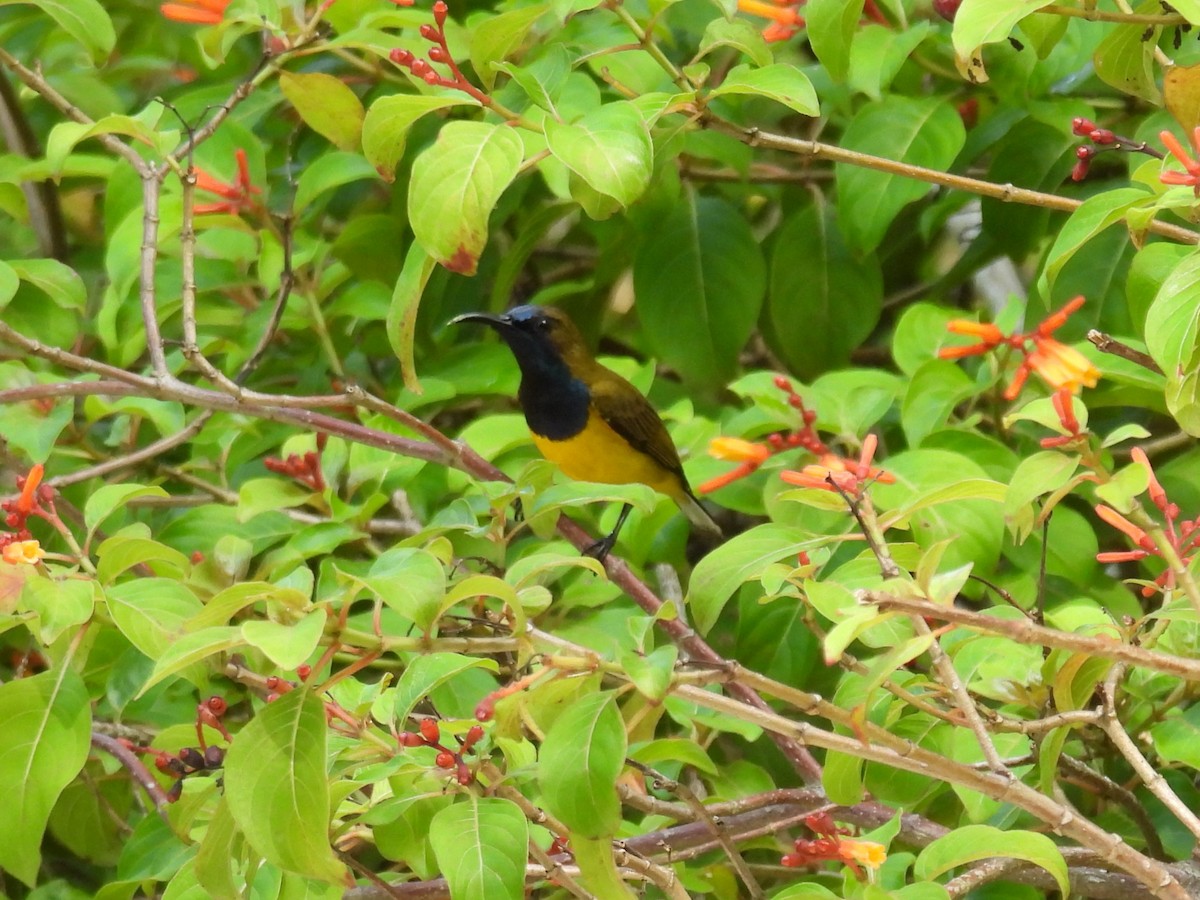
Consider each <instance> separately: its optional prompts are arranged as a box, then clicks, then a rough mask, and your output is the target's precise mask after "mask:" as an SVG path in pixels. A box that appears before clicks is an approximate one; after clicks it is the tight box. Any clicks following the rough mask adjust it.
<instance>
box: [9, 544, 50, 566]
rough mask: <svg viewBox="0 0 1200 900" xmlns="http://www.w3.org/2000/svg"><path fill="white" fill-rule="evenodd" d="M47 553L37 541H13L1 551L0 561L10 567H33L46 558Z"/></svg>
mask: <svg viewBox="0 0 1200 900" xmlns="http://www.w3.org/2000/svg"><path fill="white" fill-rule="evenodd" d="M45 555H46V551H44V550H43V549H42V546H41V544H39V543H38V542H37V541H13V542H12V543H10V544H5V545H4V547H3V549H0V559H3V560H4V561H5V562H6V563H8V564H9V565H13V566H16V565H22V564H24V565H33V564H35V563H38V562H40V561H41V560H42V558H43V557H45Z"/></svg>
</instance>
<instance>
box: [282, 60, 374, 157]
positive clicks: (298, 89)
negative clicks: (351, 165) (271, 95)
mask: <svg viewBox="0 0 1200 900" xmlns="http://www.w3.org/2000/svg"><path fill="white" fill-rule="evenodd" d="M279 88H280V90H282V91H283V95H284V96H285V97H287V98H288V100H289V101H291V104H292V106H294V107H295V108H296V112H298V113H299V114H300V118H301V119H303V120H304V124H305V125H307V126H308V127H309V128H311V129H312V130H313V131H315V132H316V133H317V134H319V135H321V136H322V137H324V138H327V139H329V140H330V141H332V142H333V143H334V144H335V145H336V146H337V147H338V148H339V149H341V150H356V149H358V142H359V137H360V136H361V135H362V127H363V107H362V102H361V101H360V100H359V99H358V95H357V94H355V93H354V91H352V90H350V88H348V87H346V85H345V83H344V82H343V81H342V80H341V79H340V78H335V77H334V76H332V75H326V74H325V73H323V72H311V73H296V72H281V73H280V75H279Z"/></svg>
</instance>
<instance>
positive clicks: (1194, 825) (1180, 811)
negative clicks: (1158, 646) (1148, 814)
mask: <svg viewBox="0 0 1200 900" xmlns="http://www.w3.org/2000/svg"><path fill="white" fill-rule="evenodd" d="M1124 675H1125V665H1124V663H1117V664H1116V665H1114V666H1113V667H1112V669H1111V670H1110V671H1109V673H1108V677H1106V678H1105V679H1104V687H1103V688H1102V696H1103V698H1104V716H1103V717H1102V718H1101V720H1100V727H1101V728H1103V729H1104V733H1105V734H1107V735H1108V739H1109V740H1110V741H1112V742H1113V746H1115V747H1116V748H1117V750H1119V751H1120V753H1121V755H1122V756H1123V757H1125V760H1126V762H1128V763H1129V765H1130V766H1131V767H1132V768H1133V771H1135V772H1136V773H1137V775H1138V778H1140V779H1141V780H1142V783H1143V784H1145V785H1146V788H1147V789H1148V790H1149V791H1150V793H1152V794H1153V795H1154V796H1155V797H1157V798H1158V799H1159V800H1160V801H1161V802H1162V804H1163V806H1165V807H1166V808H1167V809H1168V810H1170V811H1171V814H1172V815H1174V816H1175V818H1176V819H1178V820H1179V821H1180V823H1181V824H1182V825H1183V826H1184V827H1185V828H1186V829H1187V830H1188V831H1190V832H1191V833H1192V835H1193V836H1194V837H1196V838H1200V818H1198V817H1197V816H1196V814H1195V813H1194V812H1192V810H1191V809H1190V808H1189V807H1188V805H1187V804H1186V803H1184V802H1183V801H1182V800H1181V799H1180V798H1179V795H1178V794H1176V793H1175V791H1174V790H1173V789H1172V788H1171V786H1170V785H1169V784H1167V780H1166V779H1165V778H1163V777H1162V775H1161V774H1160V773H1159V772H1158V770H1157V769H1155V768H1154V766H1152V765H1150V760H1148V759H1146V757H1145V756H1143V755H1142V751H1140V750H1139V749H1138V748H1137V745H1136V744H1135V743H1134V742H1133V739H1132V738H1130V737H1129V735H1128V734H1127V733H1126V732H1125V727H1124V726H1123V725H1122V724H1121V720H1120V719H1119V718H1117V686H1118V685H1119V684H1120V683H1121V678H1122V677H1123V676H1124Z"/></svg>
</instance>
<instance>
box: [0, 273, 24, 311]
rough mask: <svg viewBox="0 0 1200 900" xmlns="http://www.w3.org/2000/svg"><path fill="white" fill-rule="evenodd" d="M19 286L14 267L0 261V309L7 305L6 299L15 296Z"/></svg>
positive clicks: (18, 278) (19, 282) (19, 279)
mask: <svg viewBox="0 0 1200 900" xmlns="http://www.w3.org/2000/svg"><path fill="white" fill-rule="evenodd" d="M20 286H21V278H20V276H19V275H17V271H16V269H14V268H13V267H12V266H10V265H9V264H8V263H6V262H0V310H3V309H4V307H6V306H8V301H9V300H11V299H12V298H13V297H15V296H16V293H17V289H18V288H19V287H20Z"/></svg>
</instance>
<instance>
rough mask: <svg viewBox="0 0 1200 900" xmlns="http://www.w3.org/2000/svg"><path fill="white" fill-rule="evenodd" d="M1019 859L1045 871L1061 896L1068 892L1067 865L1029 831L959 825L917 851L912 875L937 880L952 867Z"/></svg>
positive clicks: (1055, 849) (1051, 844)
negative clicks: (983, 861)
mask: <svg viewBox="0 0 1200 900" xmlns="http://www.w3.org/2000/svg"><path fill="white" fill-rule="evenodd" d="M997 856H998V857H1007V858H1010V859H1023V860H1025V861H1026V862H1028V863H1032V864H1033V865H1035V866H1039V867H1040V868H1043V869H1045V870H1046V871H1047V872H1049V873H1050V874H1051V875H1052V876H1054V880H1055V881H1056V882H1058V889H1059V890H1060V891H1062V893H1063V895H1064V896H1065V895H1066V894H1068V893H1069V892H1070V889H1071V888H1070V881H1069V879H1068V876H1067V864H1066V862H1065V861H1064V860H1063V857H1062V852H1061V851H1060V850H1059V849H1058V847H1056V846H1055V845H1054V841H1052V840H1050V838H1048V837H1046V836H1045V835H1044V834H1035V833H1034V832H1032V831H1001V830H1000V829H999V828H994V827H992V826H991V825H960V826H959V827H958V828H956V829H954V830H953V831H952V832H950V833H949V834H947V835H943V836H942V837H940V838H938V839H937V840H936V841H934V842H933V843H932V844H930V845H929V846H927V847H926V848H925V849H924V850H922V851H921V854H920V855H919V856H918V857H917V861H916V864H915V865H914V866H913V874H914V875H915V876H916V877H917V878H920V879H923V880H932V879H934V878H937V877H938V876H939V875H941V874H942V873H943V872H946V871H948V870H950V869H953V868H954V867H956V866H961V865H965V864H966V863H971V862H976V861H977V860H980V859H989V858H991V857H997Z"/></svg>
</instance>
